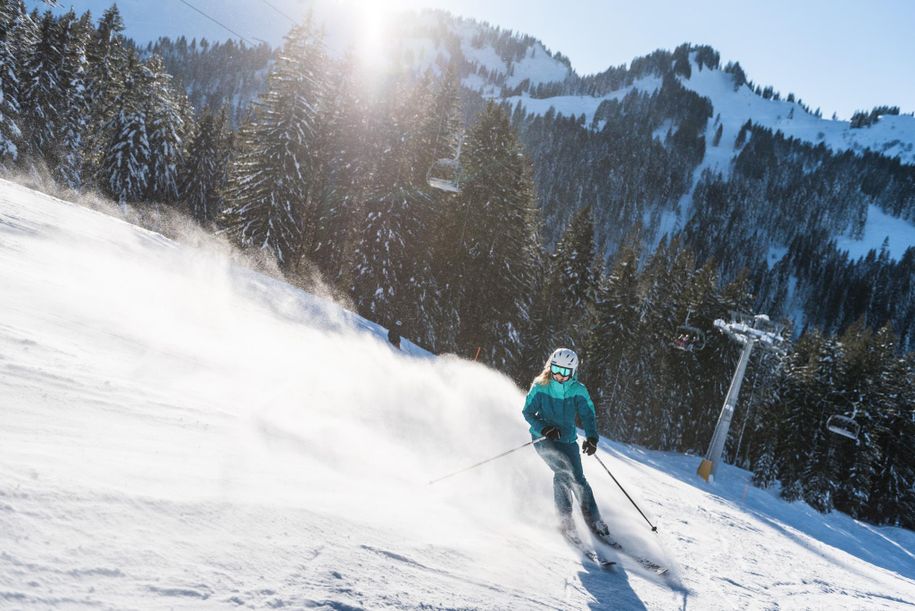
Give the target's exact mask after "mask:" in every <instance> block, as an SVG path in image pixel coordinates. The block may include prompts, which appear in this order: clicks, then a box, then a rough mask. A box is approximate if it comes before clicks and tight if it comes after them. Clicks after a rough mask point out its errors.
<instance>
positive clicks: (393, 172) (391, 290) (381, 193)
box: [351, 74, 434, 345]
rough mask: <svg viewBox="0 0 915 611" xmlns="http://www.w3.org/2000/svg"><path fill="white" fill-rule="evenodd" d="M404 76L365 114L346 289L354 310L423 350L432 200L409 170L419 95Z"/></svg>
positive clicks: (414, 157)
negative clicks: (362, 185)
mask: <svg viewBox="0 0 915 611" xmlns="http://www.w3.org/2000/svg"><path fill="white" fill-rule="evenodd" d="M405 77H406V74H404V75H402V76H401V77H400V78H397V79H395V80H394V81H393V82H392V83H391V84H390V87H391V89H390V90H389V91H388V92H387V95H386V96H385V98H386V103H385V104H384V105H383V106H382V112H379V113H378V114H377V115H375V116H374V117H373V120H374V121H375V122H377V123H376V126H375V127H374V128H373V131H374V132H375V133H376V135H377V136H378V139H377V141H376V142H377V145H378V146H379V147H380V148H379V154H376V155H374V160H373V161H374V164H373V168H372V170H371V180H370V183H369V184H368V186H367V189H366V190H365V191H364V201H363V202H362V205H361V206H360V213H361V215H360V217H359V218H360V219H361V220H360V221H359V223H358V225H359V230H358V231H357V233H356V237H355V242H354V244H353V248H352V263H351V265H352V272H351V276H352V283H353V290H352V292H353V295H354V298H355V300H356V304H357V307H358V309H359V311H360V312H364V313H366V315H369V316H372V317H374V318H375V319H376V320H378V319H380V320H382V321H384V322H385V323H387V324H390V323H392V322H394V321H395V320H401V321H402V322H403V324H404V328H405V329H406V330H407V332H408V333H409V334H410V337H411V338H412V339H414V340H419V341H421V342H423V343H427V345H428V344H430V343H432V340H433V339H434V336H433V333H432V330H431V323H430V318H431V315H430V314H429V312H428V311H427V310H426V307H427V306H429V305H431V304H430V299H429V296H428V291H430V290H433V287H434V279H433V278H432V277H431V274H430V271H429V261H428V252H429V250H430V249H429V241H428V238H429V235H428V227H429V226H430V213H431V202H432V200H431V198H430V196H429V194H428V192H427V190H426V189H425V185H424V184H419V183H418V179H417V176H416V172H415V167H416V165H417V163H419V159H418V157H419V155H418V152H419V151H420V150H421V149H420V148H419V147H418V145H417V132H418V129H417V125H418V124H419V123H418V120H417V119H418V116H419V115H420V113H421V112H422V109H423V107H424V94H425V91H426V90H425V87H424V86H423V84H420V85H418V86H411V85H410V83H409V80H408V79H407V78H405ZM382 151H383V152H382Z"/></svg>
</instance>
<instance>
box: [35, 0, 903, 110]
mask: <svg viewBox="0 0 915 611" xmlns="http://www.w3.org/2000/svg"><path fill="white" fill-rule="evenodd" d="M188 1H189V2H190V3H191V4H194V5H196V6H198V7H201V8H203V9H204V10H206V11H207V12H210V13H211V14H214V15H216V16H218V17H219V18H220V20H222V21H224V23H226V25H228V26H229V27H231V28H232V29H235V30H236V31H238V32H240V33H242V34H243V35H246V36H251V37H254V36H257V37H262V38H268V37H269V34H268V33H265V32H269V30H270V29H271V28H276V27H280V28H282V29H285V28H286V27H288V22H286V21H285V20H284V18H283V17H281V16H280V15H278V14H277V13H276V12H274V11H273V10H272V9H270V8H269V6H268V4H273V5H274V6H277V7H280V8H281V9H282V10H284V11H286V12H288V13H290V14H296V13H301V12H302V11H303V10H304V9H303V7H304V5H305V4H307V2H308V1H309V0H188ZM328 1H331V2H333V1H335V0H328ZM350 1H355V2H363V3H365V4H366V5H368V4H369V3H371V5H372V6H378V5H386V6H390V7H395V8H423V7H428V8H441V9H446V10H449V11H451V12H453V13H456V14H459V15H463V16H467V17H473V18H477V19H481V20H485V21H489V22H490V23H492V24H494V25H499V26H502V27H505V28H508V29H511V30H514V31H516V32H523V33H526V34H531V35H533V36H535V37H537V38H539V39H541V40H542V41H543V42H544V43H545V44H546V45H547V47H549V48H550V49H551V50H554V51H560V52H562V53H563V54H564V55H566V56H568V57H569V58H570V59H571V60H572V65H573V66H574V67H575V69H576V70H577V71H578V72H579V73H582V74H588V73H593V72H598V71H601V70H604V69H606V68H607V67H609V66H615V65H619V64H626V63H628V62H629V61H630V60H632V58H634V57H637V56H640V55H645V54H646V53H649V52H651V51H653V50H654V49H658V48H664V49H673V48H674V47H676V46H677V45H679V44H680V43H683V42H692V43H703V44H709V45H711V46H713V47H715V48H716V49H717V50H718V51H719V52H720V53H721V58H722V62H723V63H724V62H727V61H729V60H736V61H739V62H740V64H741V65H742V66H743V68H744V70H745V72H746V73H747V75H748V76H749V77H750V78H751V79H752V80H753V81H755V82H756V83H759V84H762V85H772V86H774V87H775V89H776V90H778V91H780V92H782V93H783V94H787V93H788V92H793V93H795V94H796V95H797V96H799V97H800V98H801V99H803V100H804V102H805V103H807V104H808V105H809V106H811V107H812V108H817V107H820V108H821V109H822V111H823V114H824V116H826V117H829V116H830V115H831V114H832V113H833V111H836V112H837V113H838V115H839V117H840V118H846V119H847V118H848V117H850V116H851V113H852V112H854V111H855V110H856V109H870V108H872V107H873V106H876V105H878V104H890V105H897V106H899V107H900V108H901V109H902V111H903V112H912V111H915V0H870V1H868V2H852V1H849V0H832V1H827V0H795V1H794V2H790V1H788V0H767V1H761V0H744V1H731V2H725V1H722V0H690V1H689V2H682V1H675V0H627V1H625V2H621V1H617V0H568V1H560V0H350ZM110 3H111V0H62V1H61V4H62V5H64V6H68V7H69V6H71V5H72V6H73V7H74V8H75V9H76V10H77V11H81V10H86V9H91V10H92V11H93V13H96V14H98V13H99V12H100V11H101V9H103V8H104V7H106V6H108V5H109V4H110ZM27 4H28V5H30V6H35V5H40V4H41V2H40V0H27ZM118 5H119V6H120V7H121V10H122V12H123V13H124V16H125V20H126V21H127V25H128V33H129V34H131V35H133V36H135V37H137V38H143V37H147V38H148V37H150V36H154V34H153V33H155V34H156V35H157V34H159V33H161V34H167V35H175V34H176V33H185V34H187V35H189V36H193V35H195V34H196V35H200V34H201V33H202V34H204V35H206V36H208V37H210V38H213V37H225V36H226V34H225V32H224V31H221V30H219V28H218V26H215V25H214V24H212V23H209V22H207V21H206V20H205V18H203V17H201V16H200V15H198V14H196V13H194V12H193V11H191V10H190V9H188V8H187V6H185V5H184V4H182V3H181V1H180V0H157V1H155V2H153V1H150V0H121V1H120V2H119V3H118ZM233 5H234V6H233ZM240 7H245V8H247V9H249V10H245V9H240ZM252 7H254V8H256V10H253V11H252V10H250V9H251V8H252ZM297 9H298V10H297Z"/></svg>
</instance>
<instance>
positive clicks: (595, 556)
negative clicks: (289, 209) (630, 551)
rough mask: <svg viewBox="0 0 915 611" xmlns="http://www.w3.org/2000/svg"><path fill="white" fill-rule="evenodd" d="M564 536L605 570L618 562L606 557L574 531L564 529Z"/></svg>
mask: <svg viewBox="0 0 915 611" xmlns="http://www.w3.org/2000/svg"><path fill="white" fill-rule="evenodd" d="M562 536H563V538H564V539H565V540H566V542H567V543H568V544H569V545H570V546H571V547H572V548H573V549H574V550H575V551H577V552H579V553H580V554H581V555H582V556H583V557H584V558H587V559H588V560H590V561H591V562H593V563H595V564H596V565H598V566H599V567H600V568H602V569H604V570H610V569H612V568H613V567H614V566H616V562H615V561H614V560H610V559H609V558H605V557H604V556H602V555H601V554H600V553H599V552H598V551H597V550H596V549H593V548H591V547H589V546H588V545H586V544H585V542H584V541H582V540H581V539H580V538H579V537H578V535H577V534H575V533H574V532H569V531H566V530H563V531H562Z"/></svg>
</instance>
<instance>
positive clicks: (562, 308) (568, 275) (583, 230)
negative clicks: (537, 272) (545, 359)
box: [531, 206, 597, 360]
mask: <svg viewBox="0 0 915 611" xmlns="http://www.w3.org/2000/svg"><path fill="white" fill-rule="evenodd" d="M594 250H595V248H594V221H593V219H592V216H591V208H590V206H586V207H585V208H582V209H581V210H579V211H578V212H577V213H576V214H575V216H574V217H573V219H572V222H571V223H569V226H568V228H567V229H566V232H565V234H564V235H563V237H562V238H561V239H560V240H559V243H558V244H557V245H556V252H554V253H553V254H552V255H551V256H550V257H549V259H548V261H547V263H546V266H547V270H546V273H545V275H546V278H545V282H544V286H543V288H542V290H541V291H540V292H539V293H538V296H537V300H536V301H537V302H538V303H536V304H535V307H534V309H535V310H536V311H537V318H538V325H539V326H540V327H541V329H542V331H543V334H542V336H541V338H540V341H539V342H538V343H539V344H540V345H538V346H537V348H538V349H537V350H536V352H537V353H538V354H541V355H542V354H546V353H547V352H548V351H549V350H550V346H567V347H570V348H575V349H576V350H578V351H579V352H581V353H582V354H583V355H584V353H585V352H586V349H585V348H586V342H587V337H588V333H589V332H590V330H591V327H592V323H593V320H592V318H593V316H594V307H595V299H596V292H597V279H596V278H595V277H594ZM531 347H533V346H531ZM539 360H542V359H539Z"/></svg>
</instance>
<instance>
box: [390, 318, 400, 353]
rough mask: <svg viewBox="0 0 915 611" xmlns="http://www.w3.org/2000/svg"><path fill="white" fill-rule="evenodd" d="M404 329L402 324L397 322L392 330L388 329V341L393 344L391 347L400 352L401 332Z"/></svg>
mask: <svg viewBox="0 0 915 611" xmlns="http://www.w3.org/2000/svg"><path fill="white" fill-rule="evenodd" d="M402 328H403V325H402V323H401V322H400V321H399V320H397V321H395V322H394V324H393V325H392V326H391V328H390V329H388V341H389V342H391V345H393V346H394V347H395V348H397V349H398V350H400V332H401V330H402Z"/></svg>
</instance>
